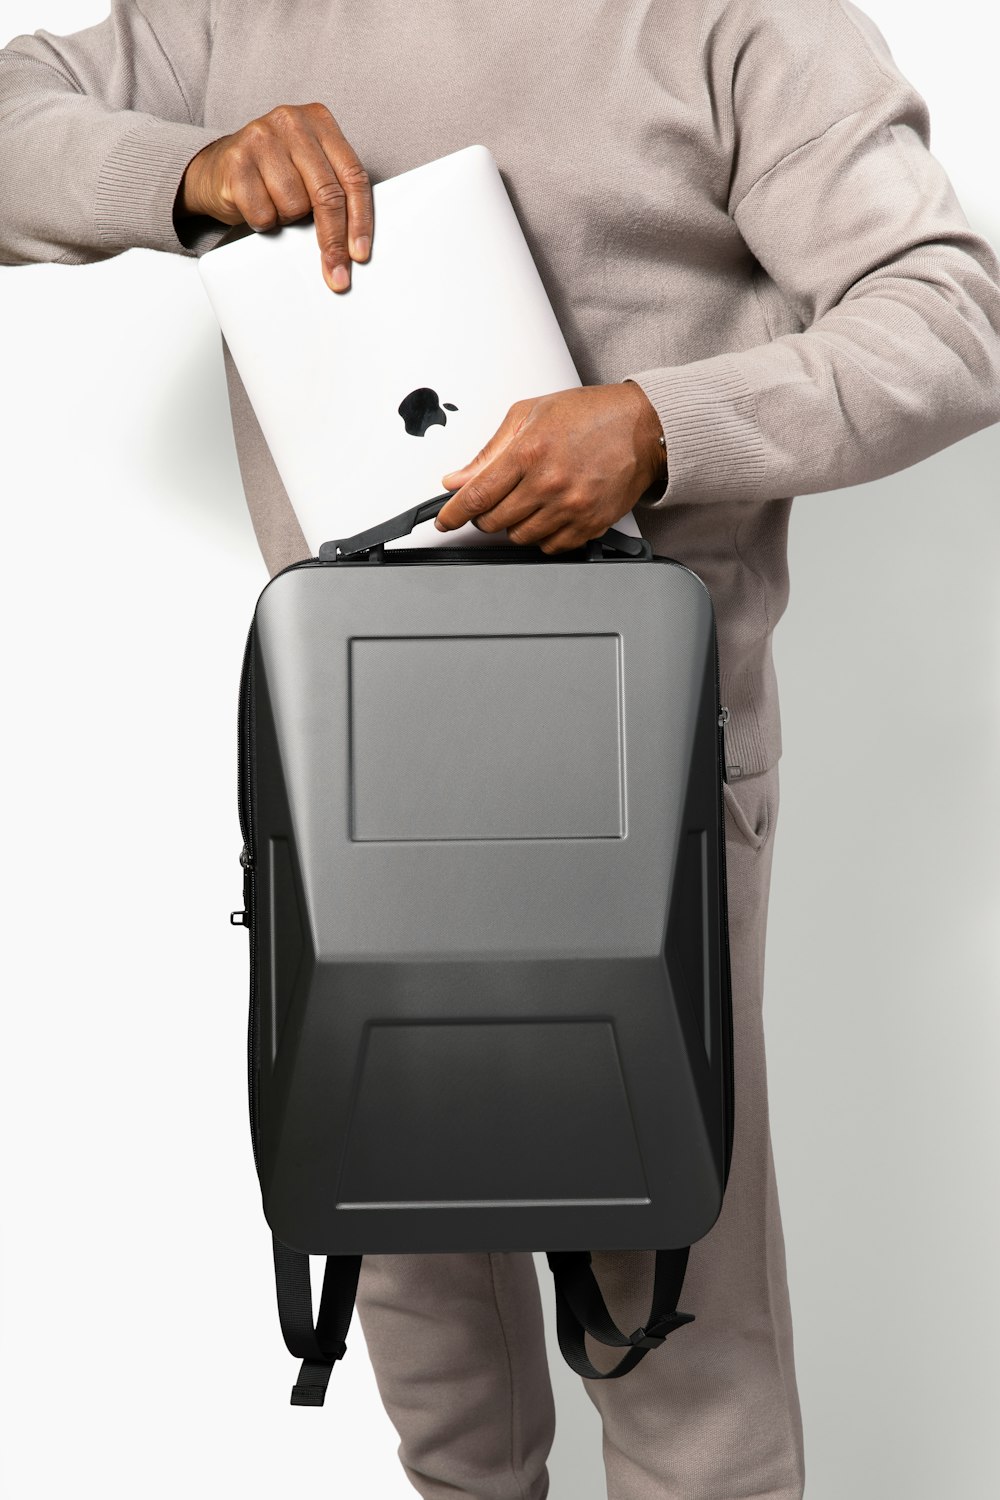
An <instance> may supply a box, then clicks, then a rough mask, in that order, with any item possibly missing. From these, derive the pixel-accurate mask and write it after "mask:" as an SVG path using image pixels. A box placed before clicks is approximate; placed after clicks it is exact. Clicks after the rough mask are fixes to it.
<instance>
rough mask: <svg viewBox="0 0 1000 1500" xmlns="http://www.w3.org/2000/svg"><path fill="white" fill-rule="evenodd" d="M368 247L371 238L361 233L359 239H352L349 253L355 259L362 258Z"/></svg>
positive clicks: (369, 247) (369, 246)
mask: <svg viewBox="0 0 1000 1500" xmlns="http://www.w3.org/2000/svg"><path fill="white" fill-rule="evenodd" d="M370 249H371V240H370V239H369V238H368V236H367V235H366V234H363V235H361V237H360V239H356V240H355V241H354V244H353V245H352V247H351V254H352V255H353V256H354V259H355V260H364V258H365V256H366V255H367V254H368V251H369V250H370Z"/></svg>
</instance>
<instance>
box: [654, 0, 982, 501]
mask: <svg viewBox="0 0 1000 1500" xmlns="http://www.w3.org/2000/svg"><path fill="white" fill-rule="evenodd" d="M729 13H730V15H731V16H734V17H735V16H741V17H742V18H743V20H745V21H746V22H747V24H743V21H741V23H740V29H739V30H738V31H736V32H734V33H731V34H730V36H729V38H728V43H727V42H726V40H725V37H724V28H720V30H719V31H718V32H717V33H716V34H715V37H714V40H715V42H716V43H717V53H716V55H715V56H714V58H713V59H712V61H710V63H709V65H708V66H709V76H710V77H714V82H713V90H714V93H715V99H714V101H713V106H714V109H715V110H716V111H717V116H718V119H719V120H720V121H721V122H722V124H723V128H726V126H727V125H728V128H729V130H730V132H731V144H732V156H731V162H732V170H731V175H730V197H729V203H728V210H729V212H730V214H731V216H732V218H733V219H734V221H735V223H736V225H737V226H738V228H739V230H740V233H741V235H742V237H743V239H744V241H745V242H746V245H747V246H748V247H749V250H750V251H751V252H752V256H753V258H754V259H756V261H757V262H759V266H760V268H762V270H763V272H764V273H766V276H767V277H769V278H770V280H771V281H772V282H773V283H774V287H775V288H776V289H777V293H778V294H779V295H780V296H781V297H782V299H783V300H784V303H785V304H786V306H788V307H790V308H791V309H792V310H793V311H794V318H792V319H790V320H789V321H791V326H792V327H793V328H794V327H795V324H796V323H797V324H798V325H799V327H800V328H801V331H793V332H790V333H783V334H782V335H781V336H778V337H772V339H771V341H770V342H768V343H765V344H761V345H760V346H759V347H756V348H749V349H743V350H738V351H733V352H723V353H720V354H717V355H713V356H710V357H708V358H704V359H698V360H695V361H693V362H691V363H688V364H683V365H672V366H667V367H664V368H659V369H652V370H645V371H640V372H638V373H636V374H631V375H629V377H628V378H630V379H633V380H635V381H636V382H637V383H638V384H639V385H640V386H641V387H642V389H643V390H644V391H645V392H646V395H647V396H648V397H649V399H650V401H651V402H652V404H653V406H654V407H655V408H656V411H657V414H658V416H659V418H660V422H661V424H662V427H663V431H664V434H665V436H666V444H667V466H668V478H667V484H666V486H665V487H664V486H659V487H657V488H656V489H652V490H650V491H649V492H648V495H647V498H645V499H644V500H643V501H641V502H640V504H641V505H642V507H643V508H644V509H653V510H656V509H665V508H667V507H669V506H670V505H671V504H672V503H674V502H695V503H697V502H703V501H706V502H710V501H712V500H714V499H725V500H761V499H769V498H774V497H777V496H791V495H796V494H810V493H816V492H818V491H822V490H829V489H837V488H841V487H844V486H847V485H852V484H861V483H864V482H866V481H868V480H872V479H877V478H880V477H881V476H883V475H885V474H890V473H894V472H896V471H897V470H899V469H903V468H906V467H907V466H908V465H910V464H913V463H916V462H917V461H918V460H920V459H923V458H926V457H927V456H928V455H930V454H932V453H935V452H937V451H938V450H940V449H941V448H945V447H947V446H948V445H949V444H951V443H954V442H956V441H958V440H959V439H960V438H963V437H966V436H968V435H969V434H970V433H973V432H976V431H978V430H979V429H981V428H983V427H987V426H989V425H990V424H992V423H994V422H996V421H998V420H1000V266H998V262H997V258H996V255H995V254H994V252H993V250H992V249H991V248H990V246H989V245H988V243H987V242H986V241H985V240H984V239H983V238H982V237H980V236H979V235H977V234H975V233H974V232H973V231H972V229H971V228H970V226H969V223H968V220H967V219H966V217H965V215H964V213H963V212H962V209H961V207H960V206H959V203H958V201H957V199H956V197H955V193H954V191H953V189H952V186H951V184H950V182H949V180H948V177H947V176H946V174H945V172H944V170H943V168H942V167H941V165H940V164H939V163H938V162H937V160H936V159H935V158H934V157H933V156H932V155H931V152H930V126H929V119H928V112H927V107H926V104H925V103H924V100H923V99H922V98H921V96H920V95H919V94H918V93H917V92H916V90H915V89H914V88H913V87H912V85H910V84H909V83H908V82H907V80H906V79H905V78H904V77H903V76H902V74H901V73H900V72H899V70H898V68H897V67H896V65H895V63H894V61H893V59H892V57H891V55H890V53H889V50H888V48H887V47H886V45H885V42H884V39H883V38H882V37H881V34H880V33H879V32H878V31H877V29H876V28H875V26H874V24H873V23H872V22H871V21H870V20H869V18H868V17H867V16H865V15H864V14H863V13H862V12H860V11H859V10H857V9H856V7H854V6H853V5H850V4H847V3H846V0H773V3H767V4H756V5H754V4H750V5H746V6H744V5H731V6H730V7H729ZM751 274H756V275H760V271H755V268H754V267H753V263H752V261H751V262H750V265H749V267H748V275H751ZM763 305H765V304H764V302H763V300H762V306H763ZM788 326H789V323H788V322H787V321H786V323H785V327H786V328H787V327H788Z"/></svg>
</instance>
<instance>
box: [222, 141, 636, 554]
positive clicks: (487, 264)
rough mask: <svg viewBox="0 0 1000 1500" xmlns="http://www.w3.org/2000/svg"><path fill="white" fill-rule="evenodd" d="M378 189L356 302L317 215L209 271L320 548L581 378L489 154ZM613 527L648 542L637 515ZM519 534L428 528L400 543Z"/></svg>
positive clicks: (295, 502) (426, 168) (230, 248)
mask: <svg viewBox="0 0 1000 1500" xmlns="http://www.w3.org/2000/svg"><path fill="white" fill-rule="evenodd" d="M372 192H373V198H374V206H375V232H374V236H373V240H372V252H371V256H370V258H369V260H368V261H366V262H364V263H361V264H358V263H354V264H353V265H352V269H351V288H350V290H349V291H347V292H342V293H336V292H331V291H330V289H329V288H328V287H327V285H326V283H325V282H324V280H323V277H322V275H321V272H320V264H319V248H318V246H317V242H316V232H315V228H314V225H313V222H312V219H311V218H310V219H307V220H303V221H302V222H300V223H297V224H292V225H288V226H285V227H284V228H282V229H279V230H274V231H271V232H268V233H264V234H252V233H251V234H246V235H244V236H243V237H241V238H239V239H236V240H234V241H230V242H227V243H225V244H223V245H222V246H220V247H219V248H217V249H215V250H212V251H210V252H209V253H208V254H206V255H204V256H202V257H201V259H200V261H199V263H198V265H199V271H200V273H201V277H202V280H203V282H204V285H205V288H206V290H207V292H208V295H209V298H210V300H211V303H212V306H213V308H214V310H215V313H216V316H217V318H218V320H219V324H220V326H221V328H222V332H223V334H224V336H225V339H226V342H227V343H228V345H229V348H230V351H231V353H232V356H233V359H234V361H235V363H236V367H237V369H238V370H239V372H240V376H241V378H242V380H243V383H244V385H245V387H246V391H247V395H248V396H249V398H250V402H251V404H252V406H253V408H254V411H255V413H256V416H257V420H258V421H259V423H260V426H261V430H262V432H263V434H264V438H265V440H266V442H267V445H268V448H269V449H270V451H271V454H272V456H273V458H274V462H275V465H276V467H277V469H278V473H279V474H280V476H281V479H282V482H283V483H284V486H285V489H286V490H287V492H288V496H289V499H290V501H291V503H292V506H293V508H294V510H295V512H296V515H297V516H298V519H299V523H300V525H301V527H302V530H303V533H304V535H305V538H306V541H307V543H308V545H309V547H310V549H311V551H312V552H313V554H315V553H316V552H318V550H319V547H320V545H321V543H323V542H325V541H329V540H331V539H332V538H334V537H341V536H349V535H353V534H354V533H355V532H358V531H362V530H364V529H365V528H366V527H369V526H372V525H375V524H376V523H377V522H379V521H381V520H384V519H386V518H388V517H389V516H393V515H396V514H397V513H398V512H399V511H401V510H405V509H406V508H407V507H408V506H410V505H415V504H417V502H418V501H421V500H424V499H429V498H430V497H432V496H434V495H437V494H440V493H441V491H442V484H441V475H442V474H445V473H447V472H448V471H449V470H451V469H455V468H459V467H461V466H462V465H463V464H465V463H467V462H469V460H471V459H472V458H474V457H475V455H476V453H478V451H479V450H480V448H481V447H482V446H483V444H484V443H485V442H486V441H487V440H488V439H489V438H490V437H491V436H492V435H493V433H494V432H495V431H496V429H497V428H498V427H499V425H500V423H501V422H502V420H503V418H504V416H505V415H506V413H507V410H508V408H509V407H510V406H511V405H512V404H513V403H514V402H515V401H518V400H522V399H524V398H525V397H528V396H541V395H546V394H548V393H549V392H552V391H557V390H564V389H566V388H568V387H572V386H578V385H579V384H580V378H579V376H578V374H577V371H576V368H575V366H574V364H573V360H572V358H571V356H570V353H569V350H568V348H567V347H566V343H565V340H564V339H563V336H562V333H561V331H560V328H559V325H558V323H557V321H556V317H555V314H554V313H553V311H552V307H551V304H550V303H549V300H548V296H547V294H546V292H545V288H544V286H543V285H542V281H541V278H540V276H539V274H538V270H537V268H536V266H535V263H534V261H533V259H532V256H531V252H530V250H529V248H528V245H527V242H526V240H525V238H524V235H523V233H522V231H521V227H520V224H519V223H518V220H517V216H516V215H515V213H514V209H513V205H512V204H511V201H510V199H509V197H508V195H507V190H506V188H505V187H504V184H503V180H502V178H501V176H500V172H499V170H498V168H497V165H496V162H495V161H494V159H493V156H492V154H491V153H490V151H489V150H488V149H487V148H486V147H485V146H481V145H473V146H467V147H465V148H464V149H462V150H460V151H456V152H453V153H451V154H450V155H448V156H444V157H440V158H438V159H437V160H436V161H432V162H428V163H426V164H425V165H423V166H420V167H415V168H413V169H412V170H411V171H408V172H403V173H402V174H400V175H399V176H397V177H392V178H387V179H386V180H385V181H383V182H380V183H376V184H375V186H374V187H373V189H372ZM616 525H617V526H618V527H619V529H621V530H623V531H627V532H629V533H630V534H632V535H638V527H637V526H636V524H635V522H634V520H633V519H632V517H631V515H629V516H626V517H624V518H623V519H622V521H620V522H617V523H616ZM505 537H506V533H493V534H485V533H483V532H481V531H479V530H478V528H477V527H475V526H473V525H472V524H471V523H470V524H468V525H466V526H463V527H461V528H460V529H459V530H457V531H452V532H448V533H441V532H439V531H437V530H436V529H435V527H434V524H433V521H427V522H424V523H422V524H421V525H420V526H418V527H417V528H416V529H415V530H414V532H413V533H412V534H411V535H410V536H409V537H407V538H403V539H401V540H399V541H397V542H394V543H393V545H394V546H397V547H400V546H416V547H421V546H422V547H426V546H437V545H445V546H446V545H449V544H451V545H454V544H456V543H458V544H461V545H465V546H468V545H479V544H484V545H489V544H495V543H496V542H497V541H503V540H504V539H505Z"/></svg>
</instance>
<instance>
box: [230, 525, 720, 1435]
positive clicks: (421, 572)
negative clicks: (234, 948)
mask: <svg viewBox="0 0 1000 1500" xmlns="http://www.w3.org/2000/svg"><path fill="white" fill-rule="evenodd" d="M447 498H448V496H447V495H442V496H438V497H437V498H436V499H434V500H431V501H427V502H426V503H425V504H423V505H421V506H417V507H415V508H414V509H413V510H410V511H408V512H406V513H404V514H403V515H402V516H397V517H396V518H395V519H394V520H392V521H389V522H386V524H385V525H384V526H381V527H377V528H375V529H374V530H372V531H370V532H367V533H362V534H361V535H359V536H356V537H353V538H350V539H347V540H343V541H339V542H327V543H325V544H324V545H323V547H321V548H320V551H319V554H318V556H316V557H313V558H307V559H304V560H302V561H301V562H296V563H293V564H292V565H291V566H290V567H288V568H285V569H284V570H283V571H282V572H280V573H278V574H276V575H275V576H274V577H273V578H272V579H270V580H269V582H268V583H267V584H266V585H265V587H264V589H263V591H262V592H261V595H260V598H259V599H258V602H257V606H256V609H255V612H254V617H253V621H252V623H251V626H250V630H249V633H248V637H247V643H246V651H245V654H244V660H243V668H242V674H241V681H240V699H239V810H240V823H241V829H242V833H243V852H242V854H241V856H240V858H241V863H242V865H243V869H244V909H243V910H242V911H240V912H234V913H233V914H232V920H233V921H234V922H235V923H237V924H239V925H245V926H246V927H248V928H249V934H250V1024H249V1039H248V1042H249V1044H248V1073H249V1090H250V1122H251V1133H252V1139H253V1149H254V1157H255V1161H256V1165H257V1171H258V1176H259V1179H260V1186H261V1193H262V1198H263V1207H264V1213H265V1217H266V1219H267V1222H268V1224H269V1226H270V1228H271V1230H272V1234H273V1240H274V1263H275V1273H276V1280H277V1292H278V1307H279V1314H280V1320H281V1326H282V1331H283V1334H284V1337H285V1341H286V1343H287V1345H288V1348H289V1350H290V1352H291V1353H292V1354H293V1355H294V1356H295V1357H296V1358H297V1359H300V1360H301V1361H302V1367H301V1371H300V1374H299V1377H298V1381H297V1383H296V1385H295V1387H294V1389H293V1392H292V1402H293V1404H296V1405H308V1406H318V1405H322V1403H323V1399H324V1395H325V1392H326V1388H327V1383H328V1381H329V1377H330V1372H331V1370H332V1367H333V1364H334V1363H335V1361H336V1360H337V1359H339V1358H340V1357H341V1356H342V1355H343V1353H344V1350H345V1335H346V1332H347V1329H348V1326H349V1323H350V1320H351V1314H352V1311H353V1307H354V1298H355V1293H356V1288H357V1281H358V1275H359V1271H360V1267H361V1258H362V1256H363V1255H364V1254H365V1253H373V1254H374V1253H413V1252H426V1253H428V1254H432V1253H435V1252H445V1251H447V1252H461V1251H480V1252H481V1251H505V1250H537V1249H540V1248H542V1247H545V1248H546V1250H547V1258H548V1263H549V1265H550V1267H551V1270H552V1272H553V1276H554V1283H555V1295H556V1314H557V1331H558V1338H559V1345H560V1348H561V1350H562V1353H563V1355H564V1356H565V1358H566V1360H567V1361H568V1363H569V1364H570V1366H571V1367H572V1368H573V1369H574V1370H575V1371H577V1373H579V1374H580V1375H583V1376H585V1377H587V1378H591V1379H607V1378H612V1377H615V1376H620V1375H623V1374H625V1373H626V1372H627V1371H629V1370H631V1369H632V1368H634V1366H635V1365H636V1364H637V1363H638V1361H639V1360H640V1359H642V1358H643V1357H644V1356H645V1354H646V1353H647V1352H648V1351H649V1350H650V1349H653V1348H656V1347H657V1346H658V1345H660V1344H662V1343H663V1342H664V1340H665V1338H666V1337H667V1336H668V1334H670V1333H671V1332H673V1331H674V1330H675V1329H678V1328H680V1327H682V1326H683V1325H684V1324H685V1323H688V1322H691V1321H692V1319H691V1316H690V1315H689V1314H687V1313H683V1312H680V1311H678V1307H677V1303H678V1298H679V1295H680V1291H681V1286H682V1282H683V1279H684V1274H685V1269H686V1265H687V1257H688V1247H689V1246H690V1245H691V1244H693V1243H694V1242H695V1241H696V1240H698V1239H700V1238H701V1237H702V1236H703V1235H705V1234H706V1233H707V1232H708V1230H709V1229H710V1228H711V1226H712V1225H713V1223H714V1222H715V1220H716V1219H717V1217H718V1215H719V1212H720V1210H721V1207H722V1200H723V1194H724V1192H725V1186H726V1181H727V1178H728V1173H729V1163H730V1157H731V1153H732V1140H733V1073H732V1011H731V993H730V972H729V948H728V932H727V909H726V884H725V843H724V834H723V821H722V781H723V778H724V775H725V766H724V757H723V750H722V721H723V717H724V710H722V708H721V705H720V703H719V678H718V656H717V647H716V635H715V623H714V615H713V611H712V604H711V600H710V597H709V594H708V591H707V589H706V588H705V586H704V584H703V583H702V582H701V581H700V579H698V578H697V577H696V575H695V574H694V573H692V572H691V571H690V570H689V569H688V568H686V567H684V566H682V565H681V564H680V563H677V562H674V561H672V560H671V559H668V558H662V557H654V556H653V553H652V550H651V548H650V546H649V544H648V542H645V541H643V540H640V539H639V538H633V537H628V536H624V535H622V534H620V533H618V532H614V531H609V532H607V533H606V535H605V536H604V537H603V538H600V539H598V540H596V541H593V542H590V543H588V544H587V546H586V547H583V548H580V549H578V550H576V551H573V552H563V553H554V554H546V553H543V552H542V551H541V550H540V549H539V548H536V547H528V546H507V547H500V546H485V545H484V546H476V547H474V548H463V547H457V546H449V547H437V548H430V549H420V548H411V547H405V548H396V549H391V548H387V547H386V545H385V543H386V542H389V541H391V540H393V539H395V538H398V537H400V536H403V535H406V534H407V533H409V532H410V531H411V530H412V528H413V527H414V526H415V525H416V524H417V523H418V522H419V521H423V520H425V519H428V518H429V517H430V516H433V515H435V514H436V513H437V511H438V510H439V509H440V508H441V506H442V505H443V504H444V502H445V500H446V499H447ZM585 1247H586V1248H585ZM596 1248H600V1249H602V1250H650V1249H653V1250H656V1251H657V1255H656V1273H655V1282H654V1291H653V1297H652V1305H651V1308H650V1313H649V1317H648V1318H647V1320H646V1322H645V1324H644V1325H643V1326H642V1327H640V1328H637V1329H634V1330H632V1331H622V1330H621V1329H619V1328H618V1327H617V1326H616V1324H615V1323H614V1322H613V1320H612V1319H611V1317H610V1315H609V1313H608V1310H607V1306H606V1304H605V1302H604V1299H603V1296H602V1294H601V1290H600V1287H599V1285H598V1282H597V1278H596V1277H595V1275H594V1272H593V1269H592V1266H591V1263H590V1251H591V1250H592V1249H596ZM310 1254H313V1255H323V1256H325V1257H327V1260H326V1272H325V1277H324V1284H323V1293H322V1298H321V1305H320V1310H319V1314H318V1317H317V1319H316V1320H315V1321H314V1319H313V1312H312V1301H311V1294H310V1278H309V1259H308V1257H309V1255H310ZM585 1332H589V1333H590V1334H591V1336H592V1337H593V1338H594V1339H596V1340H598V1341H599V1342H601V1343H604V1344H607V1345H610V1346H612V1347H615V1348H620V1349H622V1350H624V1351H625V1352H624V1354H623V1357H622V1359H621V1360H620V1361H619V1362H618V1364H617V1365H616V1366H615V1367H614V1368H613V1369H612V1370H610V1371H607V1372H603V1371H600V1370H598V1369H597V1368H596V1367H595V1366H594V1365H593V1363H592V1362H591V1360H590V1357H589V1355H588V1352H587V1350H586V1347H585V1342H584V1334H585Z"/></svg>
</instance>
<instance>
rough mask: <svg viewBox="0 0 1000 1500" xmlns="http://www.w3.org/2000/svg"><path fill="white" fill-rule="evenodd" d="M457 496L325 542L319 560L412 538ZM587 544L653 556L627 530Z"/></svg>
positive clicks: (594, 549)
mask: <svg viewBox="0 0 1000 1500" xmlns="http://www.w3.org/2000/svg"><path fill="white" fill-rule="evenodd" d="M456 493H457V492H456V491H455V490H445V492H444V494H443V495H435V496H434V498H433V499H432V500H422V501H421V502H420V504H419V505H414V506H411V507H410V509H409V510H404V511H401V512H400V514H399V515H398V516H393V517H392V518H391V519H390V520H388V521H382V522H381V523H380V524H379V525H378V526H371V527H369V529H368V530H367V531H359V532H358V533H357V534H356V535H355V536H347V537H341V538H339V540H337V541H332V542H324V543H323V544H322V546H321V547H320V549H319V553H318V554H317V555H318V557H319V560H320V562H338V561H339V560H340V559H341V558H348V557H354V556H356V555H357V554H358V553H359V552H370V551H371V550H372V548H374V547H381V546H382V545H383V544H384V543H385V542H394V541H396V540H397V539H398V538H399V537H401V536H409V534H410V532H411V531H412V530H413V528H414V526H419V524H420V522H421V521H430V520H432V519H433V518H434V516H436V515H437V513H438V511H439V510H441V509H442V508H443V506H444V505H445V504H446V502H447V501H448V500H450V499H451V497H452V495H454V494H456ZM585 545H586V547H587V548H588V556H602V555H603V549H604V548H605V547H609V548H611V549H612V551H614V552H618V553H621V554H622V556H624V557H641V558H646V559H648V558H650V557H652V555H653V550H652V548H651V547H650V545H649V543H648V542H647V541H646V540H645V539H644V538H643V537H639V536H627V535H626V534H625V532H624V531H615V530H613V529H609V530H607V531H606V532H605V533H604V535H603V536H601V537H595V538H594V540H593V541H591V542H587V543H585ZM525 550H527V549H525Z"/></svg>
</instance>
